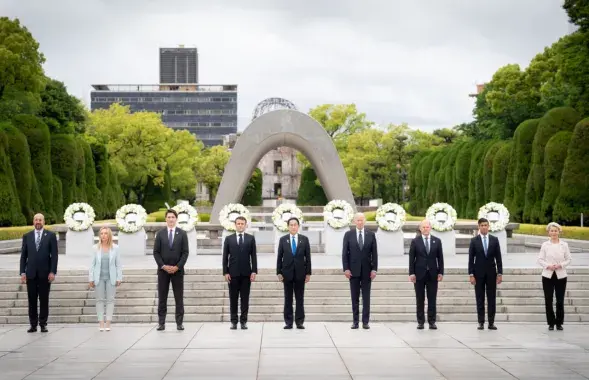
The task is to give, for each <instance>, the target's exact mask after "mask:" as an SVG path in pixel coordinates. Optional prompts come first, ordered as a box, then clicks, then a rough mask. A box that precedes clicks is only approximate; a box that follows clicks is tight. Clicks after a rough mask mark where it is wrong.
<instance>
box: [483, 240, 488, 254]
mask: <svg viewBox="0 0 589 380" xmlns="http://www.w3.org/2000/svg"><path fill="white" fill-rule="evenodd" d="M483 248H485V257H487V237H486V236H483Z"/></svg>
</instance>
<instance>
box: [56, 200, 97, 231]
mask: <svg viewBox="0 0 589 380" xmlns="http://www.w3.org/2000/svg"><path fill="white" fill-rule="evenodd" d="M94 218H96V214H95V213H94V209H93V208H92V206H90V205H89V204H88V203H72V204H71V205H69V206H68V208H67V209H66V210H65V212H64V214H63V220H65V224H66V225H67V227H68V228H69V229H70V230H72V231H86V230H87V229H88V228H90V227H92V225H93V224H94Z"/></svg>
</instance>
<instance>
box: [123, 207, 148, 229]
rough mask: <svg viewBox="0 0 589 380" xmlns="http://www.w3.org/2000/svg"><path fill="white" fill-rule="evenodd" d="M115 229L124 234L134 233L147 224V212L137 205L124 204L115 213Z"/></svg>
mask: <svg viewBox="0 0 589 380" xmlns="http://www.w3.org/2000/svg"><path fill="white" fill-rule="evenodd" d="M116 220H117V227H118V228H119V231H121V232H124V233H126V234H132V233H135V232H137V231H139V230H141V229H142V228H143V226H144V225H145V223H146V222H147V212H146V211H145V209H144V208H143V206H141V205H138V204H132V203H131V204H126V205H124V206H123V207H121V208H120V209H118V210H117V213H116Z"/></svg>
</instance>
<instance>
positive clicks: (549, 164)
mask: <svg viewBox="0 0 589 380" xmlns="http://www.w3.org/2000/svg"><path fill="white" fill-rule="evenodd" d="M572 137H573V133H572V132H569V131H561V132H557V133H556V134H554V136H552V137H551V138H550V140H548V142H547V143H546V148H545V150H544V177H545V183H544V196H543V198H542V212H541V214H540V215H541V216H542V218H541V219H542V220H541V222H542V223H548V222H550V221H552V219H553V218H552V212H553V210H554V203H555V202H556V199H557V198H558V193H559V192H560V182H561V178H562V169H563V167H564V162H565V160H566V157H567V152H568V148H569V143H570V141H571V138H572Z"/></svg>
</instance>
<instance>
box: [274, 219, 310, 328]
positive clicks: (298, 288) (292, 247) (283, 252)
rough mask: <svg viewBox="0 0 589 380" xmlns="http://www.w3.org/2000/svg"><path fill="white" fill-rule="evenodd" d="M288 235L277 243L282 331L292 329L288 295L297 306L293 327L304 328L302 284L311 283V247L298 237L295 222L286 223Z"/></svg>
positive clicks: (297, 226) (290, 304) (277, 271)
mask: <svg viewBox="0 0 589 380" xmlns="http://www.w3.org/2000/svg"><path fill="white" fill-rule="evenodd" d="M288 232H289V234H288V235H284V236H283V237H281V238H280V241H279V242H278V255H277V256H278V258H277V263H276V274H277V275H278V281H282V283H283V284H284V323H285V326H284V328H285V329H286V330H289V329H292V322H293V318H292V293H293V291H294V295H295V299H296V302H297V307H296V312H295V319H294V321H295V323H296V325H297V329H304V328H305V326H304V325H303V323H304V322H305V305H304V295H305V284H306V283H307V282H309V280H311V245H310V244H309V239H308V238H307V237H306V236H305V235H301V234H299V220H298V219H297V218H294V217H293V218H290V219H289V220H288Z"/></svg>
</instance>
